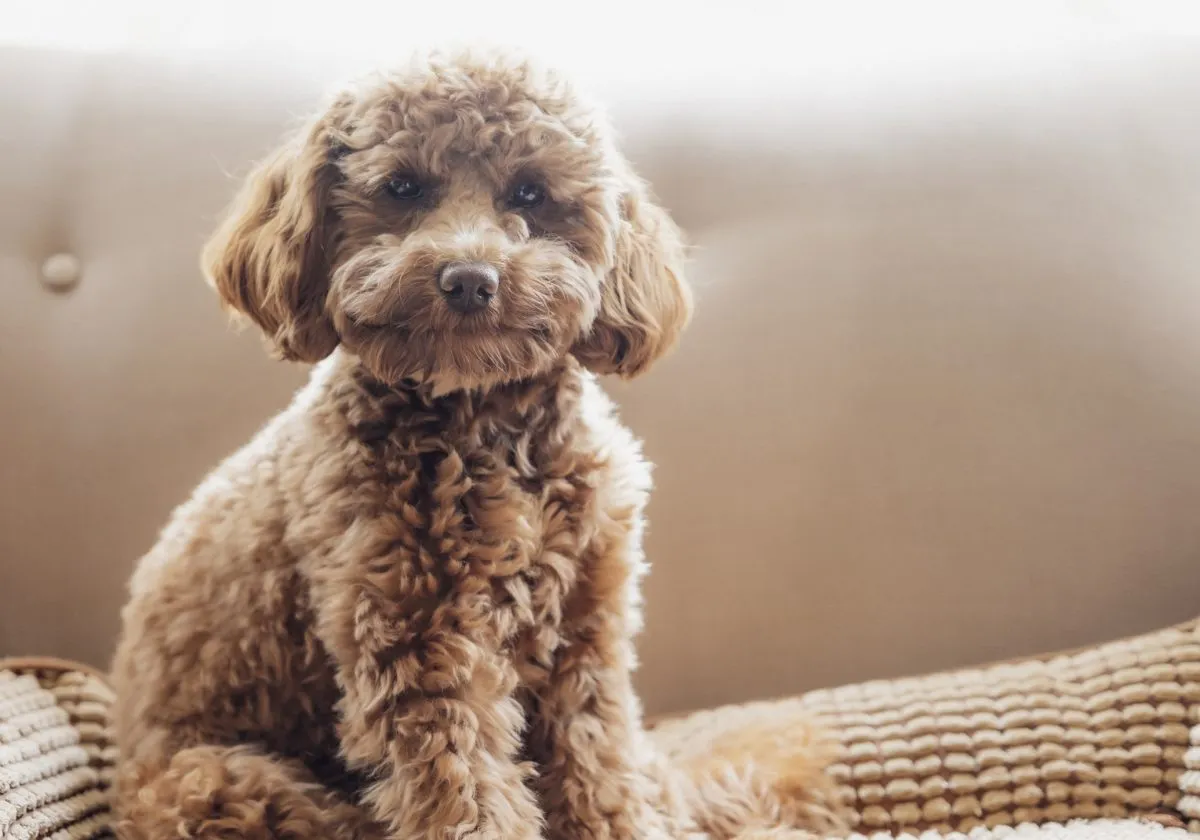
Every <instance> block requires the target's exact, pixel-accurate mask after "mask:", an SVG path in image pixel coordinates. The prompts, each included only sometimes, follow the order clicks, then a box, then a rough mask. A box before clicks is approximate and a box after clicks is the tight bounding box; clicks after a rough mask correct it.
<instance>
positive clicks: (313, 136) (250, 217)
mask: <svg viewBox="0 0 1200 840" xmlns="http://www.w3.org/2000/svg"><path fill="white" fill-rule="evenodd" d="M336 177H337V171H336V166H335V164H334V162H333V159H332V145H331V142H330V137H329V131H328V128H327V118H322V119H321V120H319V121H318V122H316V123H315V124H313V125H312V126H311V127H310V128H309V129H308V130H307V131H305V132H303V133H302V134H301V135H300V136H299V137H298V138H297V139H296V140H294V141H293V142H291V143H289V144H288V145H286V146H284V147H283V148H281V149H279V150H278V151H276V152H275V153H274V154H273V155H272V156H271V157H269V158H267V159H266V160H265V161H263V162H262V163H260V164H259V165H258V167H257V168H256V169H255V170H254V172H252V173H251V175H250V176H249V178H247V180H246V183H245V184H244V185H243V186H242V189H241V192H240V194H239V195H238V197H237V198H236V199H235V200H234V202H233V204H232V206H231V207H230V208H229V210H228V212H227V214H226V217H225V220H224V221H223V222H222V223H221V225H220V227H219V228H218V229H217V231H216V233H214V234H213V236H212V238H211V239H210V240H209V242H208V244H207V245H206V246H205V248H204V254H203V258H202V262H203V269H204V273H205V276H206V277H207V278H208V281H209V283H210V284H211V285H212V286H213V288H215V289H216V290H217V294H218V295H220V297H221V301H222V303H224V304H225V305H226V306H227V307H229V308H231V309H233V310H236V311H237V312H239V313H241V314H242V315H245V316H246V317H248V318H249V319H250V320H251V321H253V322H254V323H256V324H258V326H260V327H262V329H263V331H264V332H265V333H266V334H267V336H268V337H269V338H270V339H271V340H272V341H273V342H274V344H275V347H276V348H277V349H278V352H279V354H280V355H281V356H282V357H283V358H285V359H292V360H297V361H304V362H315V361H319V360H320V359H323V358H324V357H325V356H327V355H329V354H330V353H331V352H333V349H334V348H335V347H336V346H337V344H338V336H337V333H336V332H335V331H334V328H333V324H332V322H331V321H330V319H329V317H328V316H327V315H326V313H325V297H326V295H327V294H328V291H329V266H328V263H327V261H326V250H327V249H328V248H329V247H330V246H331V244H332V243H331V235H332V231H331V230H329V227H330V225H329V224H328V221H329V220H328V219H327V216H328V215H329V214H330V211H329V209H328V201H329V192H330V189H331V188H332V186H333V183H334V181H335V179H336Z"/></svg>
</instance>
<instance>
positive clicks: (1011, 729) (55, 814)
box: [0, 622, 1200, 840]
mask: <svg viewBox="0 0 1200 840" xmlns="http://www.w3.org/2000/svg"><path fill="white" fill-rule="evenodd" d="M111 702H112V693H111V691H110V690H109V689H108V687H107V685H106V684H105V682H104V680H103V678H102V677H100V676H99V675H98V674H96V673H94V672H91V671H90V670H88V669H86V668H84V667H83V666H79V665H75V664H73V663H64V662H58V661H54V660H28V659H27V660H8V661H0V840H90V838H96V837H102V836H108V835H109V834H110V833H111V830H110V828H109V813H108V802H107V789H108V785H109V783H110V778H111V770H112V765H113V758H114V749H113V746H112V742H111V740H110V738H109V736H108V732H107V710H108V706H109V704H110V703H111ZM798 709H803V710H805V711H807V712H808V713H810V714H814V715H817V716H819V717H820V718H821V719H822V720H823V722H824V723H825V724H826V725H827V726H828V727H830V728H831V729H832V730H833V732H834V733H835V734H836V736H837V737H838V738H839V740H840V747H839V749H840V754H839V756H838V758H837V760H836V761H835V763H834V764H833V765H832V767H831V768H830V773H831V774H832V776H833V778H834V779H835V780H836V781H837V782H838V784H839V787H840V793H841V796H842V799H843V802H844V803H845V804H846V805H847V806H848V809H849V811H850V812H851V815H852V823H853V827H854V830H855V831H856V832H858V833H857V834H856V835H855V837H857V838H871V839H872V840H875V838H894V837H904V838H910V840H911V838H920V840H925V838H927V837H943V836H950V837H953V838H970V840H999V838H1002V837H1006V838H1012V840H1018V839H1019V838H1028V840H1084V838H1088V840H1092V839H1093V838H1094V840H1106V838H1111V840H1174V838H1177V837H1183V836H1187V833H1186V832H1185V831H1184V830H1183V828H1184V827H1186V828H1189V829H1191V830H1192V831H1200V622H1192V623H1189V624H1187V625H1183V626H1180V627H1173V628H1169V629H1167V630H1163V631H1160V632H1157V633H1152V634H1149V635H1146V636H1140V637H1137V638H1134V639H1129V640H1125V641H1121V642H1115V643H1111V644H1106V645H1100V646H1096V647H1093V648H1088V649H1086V650H1082V651H1077V652H1074V653H1069V654H1062V655H1056V656H1047V657H1040V658H1036V659H1030V660H1026V661H1022V662H1015V663H1006V664H1001V665H995V666H991V667H987V668H979V669H972V670H965V671H956V672H953V673H946V674H937V675H933V676H927V677H921V678H916V679H904V680H894V681H888V682H882V681H881V682H871V683H865V684H862V685H856V686H848V687H845V688H838V689H832V690H827V691H817V692H813V693H811V694H807V695H804V696H802V697H799V698H794V699H788V700H779V701H770V702H757V703H748V704H743V705H739V706H730V707H726V708H721V709H714V710H710V711H703V712H698V713H695V714H692V715H688V716H686V717H683V718H679V719H675V720H668V721H665V722H663V723H660V724H659V725H658V726H657V727H656V728H655V729H654V733H653V735H654V738H655V739H656V741H657V742H658V743H659V744H660V745H661V746H662V748H663V749H665V750H666V751H667V752H668V753H669V754H671V755H674V756H677V757H679V758H681V759H687V758H688V757H689V756H695V755H699V754H702V753H703V751H704V750H705V749H706V748H707V745H709V744H711V743H712V742H713V741H714V740H715V739H717V738H720V737H721V736H722V735H723V734H727V733H729V732H730V731H731V730H735V729H736V728H737V727H740V726H746V725H753V726H756V727H761V726H762V725H763V724H764V722H769V721H770V719H771V718H773V717H777V718H778V719H780V720H784V719H790V718H794V716H795V713H796V711H797V710H798Z"/></svg>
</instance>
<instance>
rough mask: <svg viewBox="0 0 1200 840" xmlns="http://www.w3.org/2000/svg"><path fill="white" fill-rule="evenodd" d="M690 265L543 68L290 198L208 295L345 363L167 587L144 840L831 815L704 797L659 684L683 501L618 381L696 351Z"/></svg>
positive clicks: (174, 558) (134, 701)
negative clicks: (651, 462)
mask: <svg viewBox="0 0 1200 840" xmlns="http://www.w3.org/2000/svg"><path fill="white" fill-rule="evenodd" d="M683 257H684V249H683V246H682V244H681V239H680V235H679V231H678V230H677V228H676V226H675V225H674V224H673V223H672V221H671V219H670V218H669V217H668V216H667V214H666V213H665V212H664V211H663V210H662V209H661V208H660V207H659V206H658V205H656V204H655V203H654V202H653V201H652V200H651V198H650V197H649V196H648V192H647V188H646V186H645V185H644V184H643V183H642V182H641V181H640V180H639V179H638V178H637V177H635V175H634V174H633V172H632V171H631V169H630V167H629V165H628V164H627V163H626V161H625V160H624V159H623V158H622V157H621V156H620V154H619V153H618V151H617V149H616V146H615V144H614V142H613V140H612V138H611V134H610V132H609V129H608V128H607V127H606V125H605V123H604V121H603V120H602V119H600V117H599V116H598V114H597V113H596V112H595V111H594V110H593V109H592V108H589V107H587V106H586V105H585V104H584V103H583V102H582V100H581V99H580V98H578V97H577V96H576V95H575V94H574V93H573V92H572V91H571V90H570V89H569V88H568V87H567V86H566V85H564V84H563V83H562V82H561V81H559V80H557V79H556V78H554V77H553V76H551V75H548V74H544V73H541V72H540V71H537V70H535V69H533V68H531V67H530V66H529V65H527V64H525V63H522V62H520V61H515V60H503V59H495V58H487V59H478V58H455V59H452V60H438V59H431V60H428V61H423V62H421V63H418V64H416V65H414V67H413V68H411V69H408V70H404V71H402V72H397V73H393V74H390V75H384V76H380V77H377V78H374V79H372V80H369V81H367V82H365V83H363V84H360V85H358V86H356V87H355V88H353V89H352V90H350V91H349V92H346V93H344V94H342V95H340V96H338V97H336V98H335V99H334V100H333V101H332V103H331V104H330V105H329V107H328V109H327V110H326V111H325V112H324V113H323V114H322V115H321V116H319V117H318V118H317V119H315V120H314V121H312V122H311V124H310V125H309V126H308V127H307V128H306V130H304V131H303V132H302V133H301V134H300V136H298V137H297V138H296V139H295V140H294V141H293V142H290V143H288V144H287V145H285V146H284V147H283V148H282V149H280V150H279V151H278V152H277V153H275V154H274V155H273V156H272V157H270V158H269V159H268V160H266V161H265V162H264V163H262V164H261V165H260V166H259V168H258V169H257V171H255V172H254V173H253V174H252V176H251V177H250V178H249V180H248V182H247V184H246V186H245V188H244V189H243V191H242V193H241V195H240V197H239V198H238V199H237V201H236V203H235V204H234V206H233V208H232V209H231V211H230V213H229V215H228V218H227V219H226V221H225V222H224V223H223V225H222V226H221V227H220V229H219V230H218V232H217V233H216V235H215V236H214V238H213V240H212V241H211V243H210V244H209V246H208V248H207V250H206V253H205V271H206V274H207V276H208V278H209V280H210V282H211V284H212V285H213V286H214V287H215V289H216V291H217V293H218V294H219V295H220V297H221V299H222V301H224V303H225V304H226V305H227V306H228V307H230V308H232V309H233V310H236V311H237V312H238V313H240V314H241V315H242V316H244V317H245V318H247V319H249V320H250V321H252V322H253V323H255V324H257V325H258V326H259V327H260V328H261V329H262V330H263V331H264V332H265V334H266V335H267V337H268V338H269V340H270V343H271V344H272V345H273V346H274V348H275V349H276V351H277V353H278V354H279V355H280V356H282V357H283V358H286V359H292V360H299V361H303V362H311V363H318V364H317V365H316V367H315V368H314V371H313V374H312V377H311V381H310V382H309V384H308V385H307V386H306V387H305V388H304V389H303V390H301V391H300V393H299V394H298V395H297V396H296V398H295V400H294V401H293V403H292V404H291V406H290V407H288V408H287V409H286V410H285V411H284V412H283V413H282V414H280V415H279V416H278V417H276V418H275V419H274V420H273V421H272V422H271V423H270V424H269V425H267V426H266V427H265V428H264V429H263V430H262V431H261V432H260V433H259V434H258V436H257V437H256V438H255V439H254V440H253V441H252V442H251V443H250V444H248V445H247V446H246V447H245V448H244V449H242V450H241V451H240V452H238V453H237V454H235V455H233V456H232V457H231V458H230V459H229V460H227V461H226V462H225V463H224V464H223V465H221V466H220V467H219V468H218V469H217V470H216V471H215V472H213V473H212V474H211V475H210V476H209V477H208V478H207V479H206V480H205V481H204V482H203V483H202V484H201V485H200V487H199V488H198V489H197V490H196V491H195V493H194V495H193V496H192V498H191V499H190V501H188V502H187V503H186V504H184V505H183V506H181V507H180V508H179V509H178V510H177V511H176V512H175V514H174V516H173V518H172V519H171V521H170V523H169V524H168V526H167V527H166V528H165V530H164V532H163V534H162V536H161V538H160V541H159V542H158V544H157V545H156V546H155V547H154V548H153V550H152V551H150V552H149V554H148V555H147V556H146V557H145V558H144V559H143V560H142V561H141V564H140V566H139V568H138V570H137V572H136V574H135V575H134V577H133V581H132V583H131V587H130V588H131V600H130V603H129V605H128V606H127V608H126V609H125V612H124V629H123V634H122V639H121V642H120V645H119V649H118V653H117V656H116V660H115V666H114V679H115V682H116V686H117V691H118V695H119V703H118V706H117V733H118V740H119V745H120V749H121V762H120V767H119V773H118V781H117V788H116V797H117V811H118V820H119V822H118V831H119V833H120V834H121V836H122V837H125V838H128V840H151V839H153V840H159V839H160V838H194V839H196V840H198V839H199V838H268V837H271V838H285V837H286V838H346V839H347V840H350V838H362V837H387V838H398V839H399V840H408V839H409V838H429V840H463V839H464V838H479V840H484V839H485V838H486V840H491V838H498V839H500V838H503V840H518V838H520V839H521V840H526V839H528V840H532V838H539V837H546V838H553V840H591V838H595V839H596V840H601V838H611V840H634V839H635V838H637V840H650V839H651V838H680V837H685V836H693V835H694V836H700V835H705V834H708V835H711V836H716V837H727V836H731V835H733V834H745V833H748V832H749V833H754V832H765V833H774V832H776V831H783V830H786V829H787V827H788V826H789V825H797V824H799V823H800V822H803V821H804V820H806V819H807V818H808V816H810V815H811V813H812V812H813V811H812V809H811V808H810V807H809V805H810V804H811V801H810V799H808V798H806V795H807V794H806V791H807V790H808V788H806V787H804V786H803V785H801V786H794V792H795V793H796V795H795V796H793V797H790V798H785V797H782V796H781V795H780V794H779V790H780V788H779V787H778V786H774V787H773V786H771V785H769V784H766V783H765V782H763V781H762V778H763V777H756V776H754V775H753V774H752V773H750V772H748V771H747V772H732V771H729V772H720V771H718V772H715V773H708V774H706V775H705V777H704V778H703V779H700V778H698V777H697V776H696V775H695V774H691V773H688V772H685V771H684V770H683V769H681V768H678V767H673V766H671V764H670V762H668V761H666V760H665V759H664V758H663V756H661V755H659V754H658V753H657V752H656V750H655V748H654V746H653V744H652V742H651V741H650V739H649V737H648V736H647V735H646V733H645V732H644V729H643V726H642V721H641V713H640V707H639V703H638V700H637V698H636V695H635V693H634V689H633V686H632V683H631V671H632V669H633V667H634V649H633V639H634V636H635V634H636V632H637V631H638V628H639V624H640V621H641V617H640V607H639V595H638V592H639V578H640V577H641V575H642V573H643V570H644V565H645V564H644V560H643V556H642V547H641V533H642V511H643V507H644V504H645V501H646V495H647V492H648V491H649V489H650V474H649V469H648V466H647V465H646V463H645V462H644V461H643V460H642V457H641V454H640V450H639V446H638V443H637V442H636V440H635V439H634V438H633V437H632V435H631V434H630V433H629V432H628V431H627V430H626V429H625V428H624V427H622V426H621V425H620V424H619V422H618V421H617V419H616V417H615V416H614V411H613V406H612V405H611V403H610V402H609V401H608V399H607V398H606V397H605V396H604V395H603V393H602V392H601V390H600V388H599V387H598V385H597V382H596V379H595V375H596V374H610V373H611V374H617V375H620V376H624V377H630V376H635V375H637V374H639V373H641V372H642V371H644V370H646V369H647V368H648V367H649V366H650V364H651V363H652V362H653V361H654V360H655V359H657V358H659V357H660V356H661V355H662V354H663V353H664V352H666V351H667V350H668V349H669V348H670V347H671V346H672V345H673V344H674V343H675V341H676V338H677V336H678V335H679V333H680V330H681V329H682V328H683V327H684V324H685V322H686V321H687V320H688V315H689V311H690V296H689V292H688V288H687V286H686V285H685V281H684V276H683ZM792 761H793V763H792V765H791V766H790V769H789V771H788V772H789V773H790V778H791V779H793V780H794V779H797V778H802V779H804V780H806V781H805V784H808V781H812V785H813V787H814V789H815V788H816V787H819V785H820V782H819V781H817V777H818V776H819V772H818V770H819V768H816V767H815V765H813V764H812V763H811V762H809V761H807V759H806V757H805V756H801V757H800V758H796V757H793V758H792ZM812 801H815V800H812Z"/></svg>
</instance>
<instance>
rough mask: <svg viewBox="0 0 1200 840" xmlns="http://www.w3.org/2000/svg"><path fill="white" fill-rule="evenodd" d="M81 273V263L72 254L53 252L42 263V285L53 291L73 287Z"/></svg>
mask: <svg viewBox="0 0 1200 840" xmlns="http://www.w3.org/2000/svg"><path fill="white" fill-rule="evenodd" d="M82 274H83V265H82V263H80V262H79V258H78V257H76V256H75V255H74V254H54V255H52V256H50V257H47V258H46V261H45V262H44V263H42V285H43V286H45V287H46V288H47V289H50V290H52V291H55V292H65V291H67V290H68V289H71V288H74V286H75V285H76V284H77V283H78V282H79V278H80V276H81V275H82Z"/></svg>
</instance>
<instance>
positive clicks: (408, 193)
mask: <svg viewBox="0 0 1200 840" xmlns="http://www.w3.org/2000/svg"><path fill="white" fill-rule="evenodd" d="M387 191H388V193H390V194H391V195H392V197H394V198H399V199H403V200H404V201H412V200H413V199H416V198H420V197H421V196H422V195H424V194H425V188H424V187H422V186H421V182H420V181H417V180H416V179H415V178H410V177H409V176H407V175H397V176H396V177H395V178H393V179H392V180H390V181H388V182H387Z"/></svg>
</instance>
